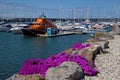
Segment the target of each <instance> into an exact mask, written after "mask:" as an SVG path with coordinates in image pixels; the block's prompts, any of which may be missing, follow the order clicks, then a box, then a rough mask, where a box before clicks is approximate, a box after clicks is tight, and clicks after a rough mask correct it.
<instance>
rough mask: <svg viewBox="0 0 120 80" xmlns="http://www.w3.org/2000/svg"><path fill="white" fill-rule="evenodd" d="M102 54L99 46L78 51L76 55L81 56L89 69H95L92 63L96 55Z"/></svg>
mask: <svg viewBox="0 0 120 80" xmlns="http://www.w3.org/2000/svg"><path fill="white" fill-rule="evenodd" d="M101 53H103V50H102V48H101V46H99V45H91V46H90V47H86V48H84V49H82V50H79V52H78V55H81V56H83V57H84V58H85V59H87V60H88V64H89V65H90V66H91V67H95V64H94V61H95V58H96V56H97V55H98V54H101Z"/></svg>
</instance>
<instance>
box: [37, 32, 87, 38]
mask: <svg viewBox="0 0 120 80" xmlns="http://www.w3.org/2000/svg"><path fill="white" fill-rule="evenodd" d="M74 34H85V33H83V32H69V31H64V32H59V33H57V34H53V35H48V34H37V37H46V38H48V37H59V36H66V35H74Z"/></svg>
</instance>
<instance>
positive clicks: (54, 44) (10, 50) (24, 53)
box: [0, 32, 90, 80]
mask: <svg viewBox="0 0 120 80" xmlns="http://www.w3.org/2000/svg"><path fill="white" fill-rule="evenodd" d="M89 38H90V36H89V34H84V35H80V34H77V35H68V36H59V37H52V38H41V37H28V36H27V37H26V36H23V35H21V34H12V33H7V32H1V33H0V80H5V79H7V78H8V77H10V76H12V75H13V74H15V73H18V72H19V70H20V68H21V66H22V64H23V62H24V60H26V59H29V58H42V59H46V58H48V57H49V56H50V55H53V54H56V53H59V52H61V51H63V50H65V49H67V48H71V47H72V45H73V44H74V43H76V42H85V41H86V40H87V39H89Z"/></svg>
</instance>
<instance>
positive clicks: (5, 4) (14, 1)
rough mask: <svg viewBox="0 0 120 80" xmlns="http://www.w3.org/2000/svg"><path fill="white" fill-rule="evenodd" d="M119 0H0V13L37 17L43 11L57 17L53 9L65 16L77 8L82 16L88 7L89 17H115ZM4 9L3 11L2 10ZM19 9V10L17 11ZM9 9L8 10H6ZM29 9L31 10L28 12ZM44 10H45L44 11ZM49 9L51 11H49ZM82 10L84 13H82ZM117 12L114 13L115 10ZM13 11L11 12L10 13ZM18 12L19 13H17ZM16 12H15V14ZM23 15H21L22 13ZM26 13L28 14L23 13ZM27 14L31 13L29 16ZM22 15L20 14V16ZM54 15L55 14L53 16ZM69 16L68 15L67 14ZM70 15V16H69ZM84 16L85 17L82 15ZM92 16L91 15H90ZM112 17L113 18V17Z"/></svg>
mask: <svg viewBox="0 0 120 80" xmlns="http://www.w3.org/2000/svg"><path fill="white" fill-rule="evenodd" d="M119 4H120V0H0V9H1V11H0V13H1V14H2V15H3V14H4V15H3V16H5V13H7V15H8V14H9V13H11V14H14V16H15V15H16V16H17V15H18V14H19V15H21V16H23V15H22V14H26V15H29V16H33V13H35V12H36V15H37V16H38V15H39V13H42V12H43V11H44V12H46V13H48V12H49V13H50V14H49V15H50V16H53V15H55V17H56V16H57V15H59V13H57V12H58V11H57V10H56V11H54V10H53V9H63V11H60V12H63V13H62V14H61V16H62V15H63V14H65V15H67V13H69V12H70V11H68V10H67V11H66V9H68V8H72V9H74V8H79V9H81V11H77V12H82V13H81V15H80V16H82V14H84V13H85V14H86V11H87V7H89V16H91V14H90V13H92V14H94V13H96V14H94V16H95V15H96V16H99V15H98V13H101V14H106V15H107V13H109V16H110V15H111V14H113V13H114V12H116V13H115V14H116V15H119V13H120V6H119ZM3 8H4V9H3ZM18 8H19V9H18ZM41 8H42V10H40V9H41ZM8 9H9V10H8ZM30 9H31V10H30ZM45 9H46V10H45ZM50 9H52V10H51V11H50ZM82 9H83V10H84V11H82ZM117 9H118V10H119V11H116V10H117ZM11 10H13V12H12V11H11ZM17 10H19V12H18V11H17ZM15 11H16V12H15ZM22 11H23V12H24V13H23V12H22ZM25 11H27V12H28V13H25ZM29 12H31V13H30V14H29ZM20 13H22V14H20ZM55 13H56V14H55ZM69 15H70V14H69ZM71 15H72V14H71ZM80 16H79V17H80ZM84 16H85V15H84ZM92 16H93V15H92ZM113 17H114V16H113Z"/></svg>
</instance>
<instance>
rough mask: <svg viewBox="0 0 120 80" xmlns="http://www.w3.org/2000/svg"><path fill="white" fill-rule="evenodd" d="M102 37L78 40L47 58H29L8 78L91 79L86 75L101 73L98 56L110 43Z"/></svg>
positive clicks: (46, 79)
mask: <svg viewBox="0 0 120 80" xmlns="http://www.w3.org/2000/svg"><path fill="white" fill-rule="evenodd" d="M100 39H103V37H101V38H99V39H97V40H96V37H95V38H94V39H93V40H89V41H88V42H87V43H79V42H78V43H76V44H74V45H73V46H72V48H70V49H67V50H65V51H62V52H60V53H58V54H56V55H52V56H50V57H49V58H48V59H45V60H42V59H28V60H26V61H25V62H24V64H23V65H22V68H21V69H20V72H19V73H18V74H15V75H13V76H11V77H10V78H8V79H7V80H83V79H86V80H87V79H88V80H89V79H90V78H91V77H90V78H89V77H86V76H96V75H97V74H98V73H99V72H98V70H99V69H98V70H97V69H95V68H97V67H96V66H99V64H97V62H96V56H97V55H98V54H101V53H104V49H105V48H106V47H105V46H106V45H107V46H108V44H109V43H108V41H107V40H100ZM94 42H100V43H101V44H97V43H94ZM95 63H96V64H95ZM99 71H100V72H101V70H99ZM98 75H99V74H98ZM93 80H94V79H93Z"/></svg>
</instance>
